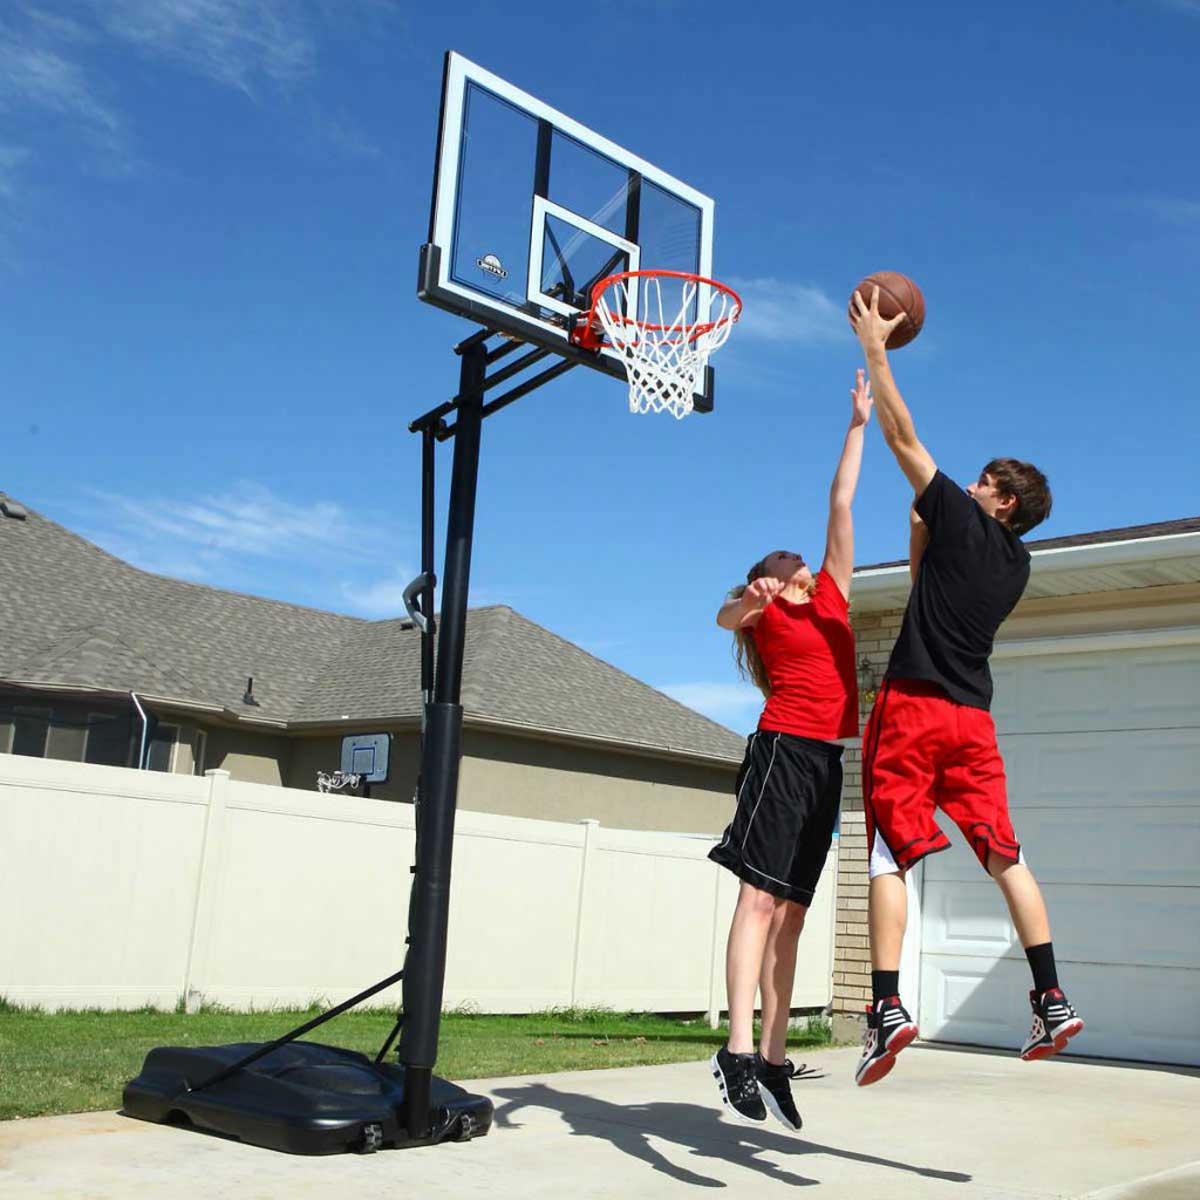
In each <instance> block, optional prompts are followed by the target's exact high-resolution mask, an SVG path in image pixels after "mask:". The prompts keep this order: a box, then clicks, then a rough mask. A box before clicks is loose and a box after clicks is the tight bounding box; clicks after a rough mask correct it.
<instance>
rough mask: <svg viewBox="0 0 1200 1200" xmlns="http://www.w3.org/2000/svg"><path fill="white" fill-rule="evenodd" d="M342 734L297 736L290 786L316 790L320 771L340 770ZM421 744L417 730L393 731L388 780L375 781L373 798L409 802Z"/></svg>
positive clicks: (293, 745)
mask: <svg viewBox="0 0 1200 1200" xmlns="http://www.w3.org/2000/svg"><path fill="white" fill-rule="evenodd" d="M356 732H357V731H356ZM342 736H343V735H341V734H331V735H329V736H327V737H311V738H296V739H295V740H294V741H293V742H292V754H291V760H290V762H289V764H288V771H287V786H288V787H292V788H301V789H303V790H304V791H309V792H315V791H316V790H317V772H318V771H336V770H338V769H340V767H341V761H342ZM420 746H421V739H420V736H419V735H418V734H417V733H414V732H407V731H405V732H402V733H393V734H392V745H391V749H390V751H389V756H388V781H387V783H373V784H371V799H372V800H400V801H403V802H405V803H408V802H410V801H411V800H412V798H413V788H414V786H415V785H416V782H417V767H418V762H419V759H420Z"/></svg>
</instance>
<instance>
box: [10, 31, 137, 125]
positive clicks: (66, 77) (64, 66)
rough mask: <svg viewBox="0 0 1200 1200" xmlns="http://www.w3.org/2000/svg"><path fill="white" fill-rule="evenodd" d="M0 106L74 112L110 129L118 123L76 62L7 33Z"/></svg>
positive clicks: (62, 113) (61, 112)
mask: <svg viewBox="0 0 1200 1200" xmlns="http://www.w3.org/2000/svg"><path fill="white" fill-rule="evenodd" d="M0 106H3V107H4V108H6V109H9V110H14V109H17V108H19V107H23V106H29V107H31V108H39V109H42V110H45V111H48V112H52V113H57V114H60V115H67V116H74V117H77V118H81V119H82V120H83V121H84V122H85V123H87V124H88V125H91V126H92V127H93V128H96V129H101V130H107V131H108V132H110V133H114V132H116V131H117V130H119V129H120V127H121V121H120V118H119V117H118V116H117V114H116V113H115V112H114V111H113V110H112V109H111V108H110V107H109V106H108V105H107V104H105V103H104V102H103V101H102V100H101V99H99V98H98V97H97V95H96V94H95V92H94V90H93V89H92V87H91V86H90V85H89V83H88V81H87V79H86V77H85V76H84V73H83V71H82V69H81V68H80V67H79V66H78V65H77V64H75V63H73V62H69V61H68V60H67V59H65V58H63V57H62V56H61V55H59V54H57V53H55V52H54V51H53V50H51V49H48V48H46V47H43V46H36V45H30V44H28V43H24V42H22V41H21V40H20V39H18V38H16V37H15V36H13V35H11V34H7V33H6V34H5V35H4V40H3V41H2V42H0Z"/></svg>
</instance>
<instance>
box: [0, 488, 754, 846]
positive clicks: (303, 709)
mask: <svg viewBox="0 0 1200 1200" xmlns="http://www.w3.org/2000/svg"><path fill="white" fill-rule="evenodd" d="M0 594H2V595H3V596H4V600H5V619H4V621H3V623H2V624H0V752H3V753H13V754H26V755H34V756H44V757H49V758H58V759H68V760H75V761H83V762H92V763H101V764H108V765H116V766H130V765H134V764H136V763H137V762H139V761H143V762H144V763H145V765H146V766H148V767H149V768H150V769H151V770H161V771H173V772H182V773H197V774H198V773H201V772H203V771H204V770H206V769H208V768H212V767H220V768H224V769H225V770H228V771H229V772H230V773H231V775H232V776H233V777H234V778H235V779H241V780H246V781H250V782H257V783H263V784H275V785H283V786H286V787H292V788H304V789H315V788H316V784H317V773H318V771H327V772H328V771H333V770H336V769H337V768H338V766H339V764H340V749H341V739H342V737H343V736H344V735H345V734H347V733H370V732H389V733H391V735H392V745H391V771H390V777H389V780H388V782H387V783H385V784H377V785H373V787H372V790H371V795H372V797H376V798H379V799H382V800H397V801H407V800H410V799H411V798H412V793H413V788H414V784H415V781H416V774H417V764H418V758H419V730H420V684H419V674H420V635H419V633H418V632H417V631H416V630H415V629H414V628H413V626H412V622H411V621H408V620H387V621H368V620H362V619H359V618H356V617H349V616H343V615H340V614H337V613H331V612H322V611H319V610H316V609H311V608H302V607H300V606H298V605H294V604H285V603H281V602H279V601H276V600H267V599H263V598H261V597H257V596H248V595H242V594H239V593H237V592H231V591H224V590H221V589H219V588H213V587H208V586H205V585H202V584H196V583H186V582H183V581H181V580H177V579H169V578H166V577H164V576H161V575H154V574H150V573H148V572H145V571H141V570H138V569H137V568H135V567H133V566H131V565H129V564H128V563H125V562H123V561H121V560H120V559H118V558H115V557H113V556H112V555H110V554H108V553H106V552H105V551H103V550H101V549H100V548H99V547H97V546H95V545H93V544H91V543H90V542H87V541H85V540H84V539H83V538H81V537H78V536H77V535H75V534H74V533H72V532H70V531H69V530H67V529H65V528H63V527H62V526H60V525H57V524H55V523H54V522H53V521H50V520H48V519H47V518H45V517H44V516H42V515H40V514H39V513H37V512H35V511H33V510H32V509H29V508H27V507H26V506H24V505H22V504H21V503H20V502H19V501H18V500H16V499H15V498H13V497H9V496H5V495H3V494H2V493H0ZM462 703H463V707H464V710H465V713H464V740H463V761H462V766H461V771H460V787H459V804H460V806H461V807H462V808H466V809H472V810H475V811H482V812H493V813H502V814H507V815H511V816H524V817H539V818H545V819H554V820H560V821H561V820H582V819H586V818H594V819H597V820H599V821H600V822H601V824H604V825H609V826H615V827H620V828H630V829H659V830H676V831H687V832H696V833H719V832H720V830H721V829H722V828H723V827H724V825H725V823H726V821H727V820H728V816H729V805H730V799H729V797H730V792H731V789H732V786H733V780H734V778H735V775H736V772H737V768H738V765H739V763H740V761H741V756H742V751H743V747H744V742H743V739H742V738H740V737H739V736H738V735H737V734H735V733H733V732H732V731H730V730H728V729H726V728H724V727H723V726H721V725H718V724H716V723H714V722H713V721H710V720H708V719H707V718H705V717H703V716H701V715H700V714H699V713H696V712H694V711H692V710H691V709H689V708H686V707H685V706H683V705H682V704H679V703H677V702H676V701H674V700H672V699H670V698H669V697H668V696H665V695H663V694H662V693H661V692H658V691H655V690H654V689H653V688H651V687H648V686H647V685H646V684H644V683H641V682H639V681H638V680H636V679H634V678H632V677H631V676H629V675H626V674H625V673H624V672H622V671H619V670H617V669H616V668H615V667H612V666H610V665H609V664H607V663H605V662H602V661H601V660H599V659H597V658H595V657H593V656H592V655H590V654H588V653H587V652H586V651H584V650H582V649H580V648H579V647H578V646H575V645H573V644H571V643H570V642H568V641H565V640H564V639H563V638H560V637H558V636H556V635H555V634H553V633H551V632H550V631H549V630H547V629H544V628H542V627H541V626H539V625H536V624H534V623H533V622H532V621H529V620H527V619H526V618H524V617H522V616H521V615H520V614H519V613H516V612H514V611H513V610H512V609H510V608H507V607H504V606H493V607H488V608H480V609H475V610H472V611H471V613H470V614H469V617H468V621H467V640H466V664H465V669H464V676H463V688H462ZM336 802H337V796H336V795H331V796H330V803H336Z"/></svg>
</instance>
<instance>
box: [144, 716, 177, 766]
mask: <svg viewBox="0 0 1200 1200" xmlns="http://www.w3.org/2000/svg"><path fill="white" fill-rule="evenodd" d="M178 740H179V726H177V725H159V726H157V727H156V728H155V730H154V733H153V734H152V735H151V737H150V745H149V746H147V747H146V769H147V770H149V771H165V772H167V773H170V772H171V771H173V770H174V769H175V743H176V742H177V741H178Z"/></svg>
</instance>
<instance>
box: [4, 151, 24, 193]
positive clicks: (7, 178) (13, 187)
mask: <svg viewBox="0 0 1200 1200" xmlns="http://www.w3.org/2000/svg"><path fill="white" fill-rule="evenodd" d="M28 159H29V151H28V150H27V149H26V148H25V147H24V146H0V200H5V201H13V200H15V199H16V198H17V190H18V186H19V181H20V177H21V170H22V168H23V167H24V165H25V163H26V162H27V161H28Z"/></svg>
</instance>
